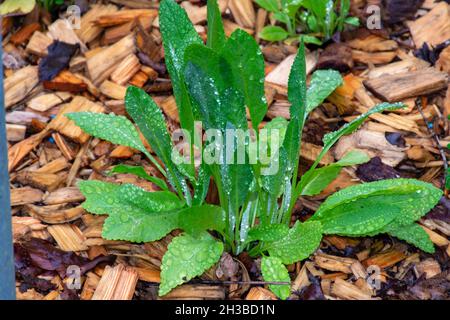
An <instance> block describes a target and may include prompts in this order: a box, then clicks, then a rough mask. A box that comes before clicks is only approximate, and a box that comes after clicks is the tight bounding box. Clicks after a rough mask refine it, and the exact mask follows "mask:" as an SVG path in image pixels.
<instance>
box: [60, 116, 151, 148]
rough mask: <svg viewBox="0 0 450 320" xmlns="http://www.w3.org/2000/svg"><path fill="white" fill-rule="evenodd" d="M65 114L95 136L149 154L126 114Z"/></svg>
mask: <svg viewBox="0 0 450 320" xmlns="http://www.w3.org/2000/svg"><path fill="white" fill-rule="evenodd" d="M65 116H66V117H67V118H69V119H70V120H72V121H74V122H75V124H76V125H77V126H79V127H80V128H81V129H82V130H83V131H84V132H86V133H88V134H90V135H92V136H94V137H97V138H100V139H103V140H107V141H109V142H112V143H114V144H120V145H122V146H127V147H131V148H134V149H136V150H139V151H141V152H142V153H144V154H148V151H147V149H145V147H144V144H143V143H142V141H141V139H140V138H139V133H138V131H137V130H136V128H135V127H134V125H133V123H131V121H130V120H128V119H127V118H125V117H124V116H116V115H115V114H112V113H110V114H104V113H94V112H77V113H66V114H65Z"/></svg>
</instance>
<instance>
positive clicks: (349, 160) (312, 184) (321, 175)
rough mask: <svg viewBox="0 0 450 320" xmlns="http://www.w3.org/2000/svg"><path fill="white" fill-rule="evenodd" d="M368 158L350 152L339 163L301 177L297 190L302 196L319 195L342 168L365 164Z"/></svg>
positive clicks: (355, 152)
mask: <svg viewBox="0 0 450 320" xmlns="http://www.w3.org/2000/svg"><path fill="white" fill-rule="evenodd" d="M369 160H370V158H369V156H368V155H367V154H366V153H365V152H362V151H358V150H352V151H350V152H348V153H347V154H346V155H345V156H344V157H343V158H342V159H341V160H340V161H338V162H336V163H333V164H330V165H329V166H326V167H323V168H319V169H314V170H313V171H312V174H310V175H303V177H302V179H301V180H300V185H299V189H300V190H301V195H302V196H314V195H317V194H319V193H321V192H322V191H323V190H324V189H325V188H326V187H327V186H328V185H329V184H330V183H331V182H333V180H334V179H336V177H337V176H338V175H339V173H340V172H341V170H342V168H343V167H346V166H353V165H357V164H362V163H366V162H368V161H369Z"/></svg>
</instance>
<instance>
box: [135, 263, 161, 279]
mask: <svg viewBox="0 0 450 320" xmlns="http://www.w3.org/2000/svg"><path fill="white" fill-rule="evenodd" d="M134 270H136V272H137V273H138V276H139V280H141V281H145V282H155V283H160V282H161V276H160V274H161V272H160V271H158V270H152V269H149V268H138V267H135V268H134Z"/></svg>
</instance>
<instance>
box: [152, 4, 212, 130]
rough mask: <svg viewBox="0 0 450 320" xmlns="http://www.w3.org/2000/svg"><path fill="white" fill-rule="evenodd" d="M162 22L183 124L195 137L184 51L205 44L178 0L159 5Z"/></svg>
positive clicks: (167, 59)
mask: <svg viewBox="0 0 450 320" xmlns="http://www.w3.org/2000/svg"><path fill="white" fill-rule="evenodd" d="M159 24H160V31H161V36H162V39H163V45H164V52H165V62H166V66H167V70H168V72H169V74H170V78H171V80H172V86H173V92H174V95H175V100H176V102H177V107H178V111H179V115H180V123H181V127H182V128H184V129H186V130H188V131H189V132H190V133H191V136H192V137H193V133H194V115H193V113H192V106H191V101H190V99H189V95H188V93H187V89H186V85H185V82H184V67H185V65H184V53H185V51H186V48H187V47H189V46H190V45H191V44H193V43H197V44H203V41H202V39H201V38H200V36H199V35H198V33H197V31H195V28H194V26H193V24H192V22H191V21H190V20H189V18H188V16H187V14H186V11H185V10H184V9H182V8H181V7H180V6H179V5H178V4H177V3H176V2H175V1H174V0H163V1H161V3H160V7H159Z"/></svg>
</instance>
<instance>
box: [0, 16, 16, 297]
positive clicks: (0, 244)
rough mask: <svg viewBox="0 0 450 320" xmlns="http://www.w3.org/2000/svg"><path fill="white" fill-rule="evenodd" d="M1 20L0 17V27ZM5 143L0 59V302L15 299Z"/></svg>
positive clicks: (1, 49)
mask: <svg viewBox="0 0 450 320" xmlns="http://www.w3.org/2000/svg"><path fill="white" fill-rule="evenodd" d="M1 20H2V19H1V17H0V25H1V22H2V21H1ZM0 29H1V27H0ZM0 31H1V30H0ZM1 41H2V37H1V32H0V42H1ZM1 57H3V46H2V47H1V48H0V58H1ZM6 141H7V140H6V126H5V102H4V92H3V61H2V59H0V300H14V299H15V298H16V282H15V277H14V260H13V245H12V243H13V242H12V224H11V206H10V198H9V174H8V148H7V142H6Z"/></svg>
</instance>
